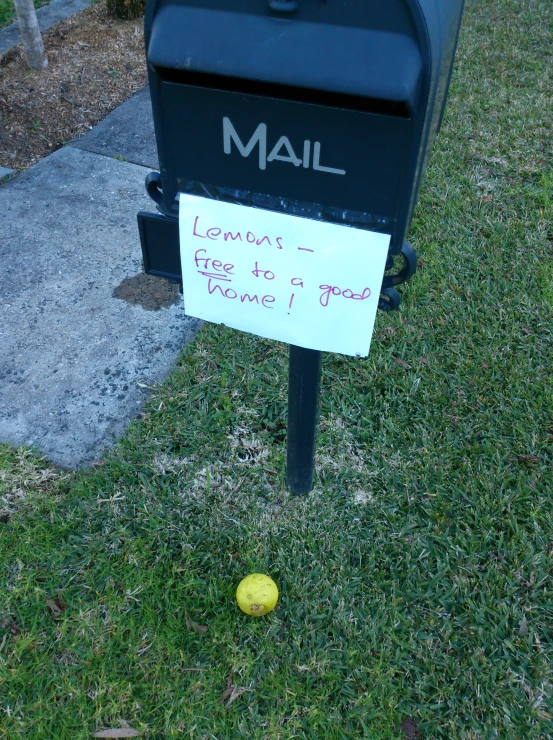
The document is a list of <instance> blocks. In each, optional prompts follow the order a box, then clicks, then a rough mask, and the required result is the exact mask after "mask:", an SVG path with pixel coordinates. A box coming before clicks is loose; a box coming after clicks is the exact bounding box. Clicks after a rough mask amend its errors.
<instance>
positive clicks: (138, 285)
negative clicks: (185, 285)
mask: <svg viewBox="0 0 553 740" xmlns="http://www.w3.org/2000/svg"><path fill="white" fill-rule="evenodd" d="M113 295H114V296H115V297H116V298H120V299H121V300H122V301H126V302H127V303H130V304H131V305H133V306H142V308H144V309H145V310H146V311H159V309H160V308H169V306H172V305H173V304H174V303H177V302H178V301H180V290H179V286H178V284H175V283H170V282H169V281H168V280H166V279H165V278H162V277H157V276H156V275H145V274H144V273H143V272H141V273H139V274H138V275H135V276H134V277H129V278H125V279H124V280H123V282H122V283H120V284H119V285H118V286H117V287H116V288H115V290H114V291H113Z"/></svg>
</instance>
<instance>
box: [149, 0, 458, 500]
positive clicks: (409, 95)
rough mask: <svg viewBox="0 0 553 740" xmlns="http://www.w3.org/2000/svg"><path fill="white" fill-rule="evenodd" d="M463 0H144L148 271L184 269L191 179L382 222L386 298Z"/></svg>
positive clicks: (408, 264)
mask: <svg viewBox="0 0 553 740" xmlns="http://www.w3.org/2000/svg"><path fill="white" fill-rule="evenodd" d="M462 10H463V0H385V1H383V0H148V2H147V6H146V17H145V40H146V56H147V65H148V76H149V81H150V94H151V99H152V109H153V117H154V125H155V132H156V141H157V149H158V155H159V166H160V171H159V173H157V172H155V173H151V174H150V175H149V176H148V178H147V180H146V188H147V191H148V193H149V194H150V196H151V197H152V199H153V200H154V201H155V203H156V204H157V209H158V211H159V214H153V213H146V212H141V213H140V214H139V215H138V222H139V230H140V237H141V244H142V252H143V258H144V268H145V271H146V272H147V273H149V274H153V275H160V276H164V277H167V278H169V279H171V280H175V281H179V282H180V281H182V274H181V265H180V252H179V237H178V193H179V192H187V193H191V194H195V195H200V196H205V197H207V198H214V199H218V200H225V201H228V202H231V203H237V204H244V205H249V206H254V207H258V208H265V209H269V210H275V211H280V212H283V213H288V214H291V215H295V216H304V217H306V218H313V219H320V220H324V221H329V222H333V223H338V224H344V225H350V226H354V227H356V228H360V229H369V230H371V231H377V232H382V233H385V234H389V235H390V237H391V241H390V248H389V257H388V263H387V273H386V275H385V277H384V281H383V284H382V290H381V298H380V303H379V307H380V308H382V309H384V310H389V309H393V308H397V306H398V305H399V301H400V296H399V293H398V292H397V291H396V290H395V286H397V285H398V284H400V283H402V282H404V281H405V280H406V279H408V278H409V277H410V276H411V275H412V274H413V273H414V271H415V267H416V255H415V253H414V251H413V250H412V249H411V247H410V246H409V244H408V243H407V242H406V241H405V233H406V230H407V228H408V226H409V223H410V221H411V218H412V214H413V209H414V206H415V203H416V200H417V195H418V191H419V186H420V183H421V178H422V175H423V172H424V169H425V166H426V163H427V161H428V155H429V153H430V150H431V147H432V144H433V142H434V138H435V136H436V134H437V132H438V130H439V127H440V123H441V120H442V115H443V111H444V106H445V101H446V96H447V90H448V86H449V80H450V75H451V69H452V65H453V58H454V53H455V48H456V44H457V37H458V32H459V26H460V21H461V15H462ZM396 256H397V257H401V258H402V260H401V261H399V269H397V270H395V266H396V265H398V260H395V259H394V258H395V257H396ZM394 270H395V272H394ZM305 351H306V352H308V350H305ZM315 364H316V363H315ZM319 367H320V363H319ZM289 424H290V421H289ZM289 436H290V435H289ZM289 462H290V460H289ZM311 479H312V473H311ZM299 487H300V488H301V486H299ZM308 490H309V489H308Z"/></svg>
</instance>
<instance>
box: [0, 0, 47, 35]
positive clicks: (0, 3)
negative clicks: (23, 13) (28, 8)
mask: <svg viewBox="0 0 553 740" xmlns="http://www.w3.org/2000/svg"><path fill="white" fill-rule="evenodd" d="M49 1H50V0H35V2H34V5H35V8H42V6H43V5H47V4H48V2H49ZM15 19H16V16H15V5H14V4H13V0H0V28H4V26H9V25H10V23H14V21H15Z"/></svg>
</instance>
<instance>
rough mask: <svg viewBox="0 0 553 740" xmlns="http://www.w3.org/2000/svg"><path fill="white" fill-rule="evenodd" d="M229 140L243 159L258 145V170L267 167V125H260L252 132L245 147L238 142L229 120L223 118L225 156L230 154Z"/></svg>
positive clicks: (238, 138) (238, 139)
mask: <svg viewBox="0 0 553 740" xmlns="http://www.w3.org/2000/svg"><path fill="white" fill-rule="evenodd" d="M231 139H232V141H234V143H235V144H236V147H237V148H238V151H239V152H240V154H241V155H242V156H243V157H249V155H250V154H251V153H252V151H253V148H254V146H255V145H256V144H259V169H260V170H264V169H266V167H267V124H266V123H260V124H259V126H258V127H257V128H256V129H255V131H254V132H253V135H252V138H251V139H250V140H249V141H248V143H247V144H246V146H244V144H242V142H241V141H240V137H239V136H238V134H237V133H236V129H235V128H234V126H233V125H232V123H231V121H230V118H227V117H226V116H225V118H223V144H224V149H225V154H230V152H231Z"/></svg>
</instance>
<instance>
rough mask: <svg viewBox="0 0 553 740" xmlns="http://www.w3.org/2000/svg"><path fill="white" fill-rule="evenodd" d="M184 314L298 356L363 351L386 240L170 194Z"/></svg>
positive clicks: (368, 233) (368, 338)
mask: <svg viewBox="0 0 553 740" xmlns="http://www.w3.org/2000/svg"><path fill="white" fill-rule="evenodd" d="M179 228H180V252H181V264H182V275H183V291H184V305H185V309H186V313H187V314H188V315H189V316H195V317H197V318H199V319H205V320H206V321H213V322H215V323H218V324H225V325H226V326H231V327H233V328H234V329H241V330H242V331H248V332H251V333H252V334H258V335H259V336H262V337H267V338H268V339H277V340H279V341H281V342H287V343H288V344H295V345H297V346H299V347H307V348H308V349H317V350H324V351H327V352H340V353H342V354H346V355H357V356H358V357H365V356H366V355H368V353H369V347H370V343H371V336H372V332H373V326H374V320H375V316H376V309H377V306H378V299H379V293H380V287H381V284H382V277H383V275H384V267H385V263H386V256H387V253H388V244H389V242H390V237H389V236H388V235H387V234H377V233H375V232H373V231H364V230H360V229H352V228H350V227H347V226H337V225H335V224H328V223H324V222H321V221H312V220H309V219H305V218H298V217H296V216H288V215H285V214H281V213H273V212H272V211H264V210H261V209H257V208H249V207H247V206H241V205H234V204H231V203H222V202H219V201H215V200H210V199H208V198H198V197H196V196H193V195H187V194H183V193H181V194H180V210H179Z"/></svg>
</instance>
